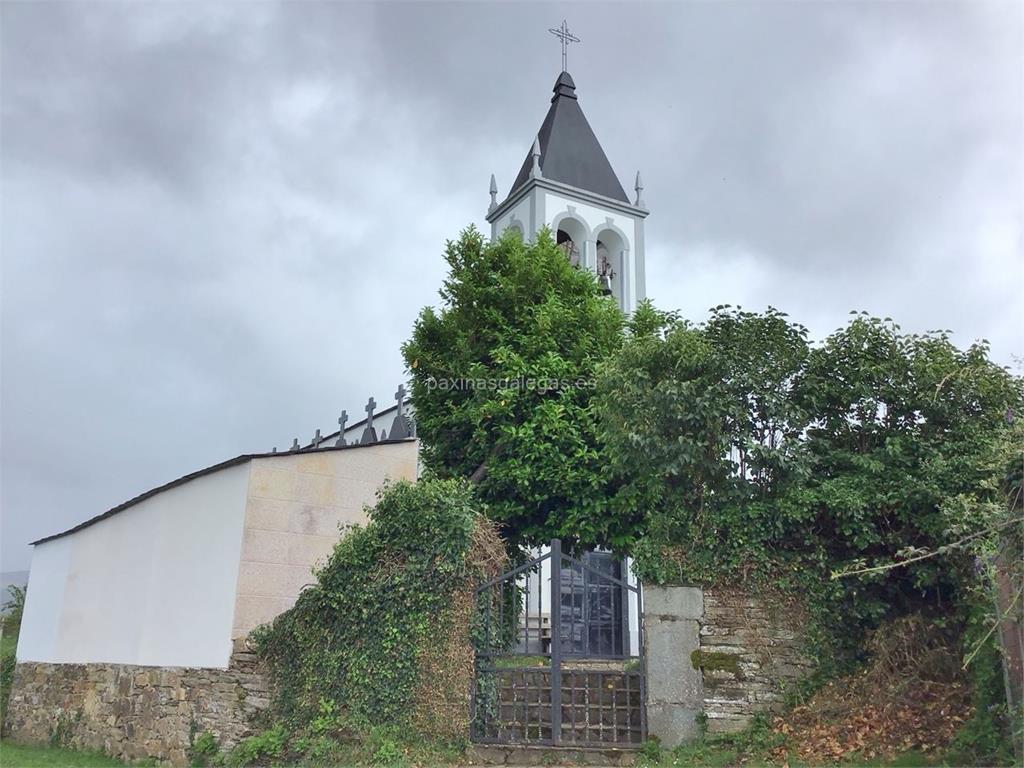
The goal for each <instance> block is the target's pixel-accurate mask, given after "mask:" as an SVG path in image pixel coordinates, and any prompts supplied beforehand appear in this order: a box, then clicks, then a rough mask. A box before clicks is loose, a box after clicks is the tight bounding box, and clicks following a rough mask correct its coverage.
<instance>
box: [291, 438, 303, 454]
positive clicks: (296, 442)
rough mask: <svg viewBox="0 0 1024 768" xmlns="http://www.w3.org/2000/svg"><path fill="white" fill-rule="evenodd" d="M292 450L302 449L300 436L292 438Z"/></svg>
mask: <svg viewBox="0 0 1024 768" xmlns="http://www.w3.org/2000/svg"><path fill="white" fill-rule="evenodd" d="M291 450H293V451H300V450H302V446H300V445H299V438H297V437H296V438H295V439H293V440H292V447H291Z"/></svg>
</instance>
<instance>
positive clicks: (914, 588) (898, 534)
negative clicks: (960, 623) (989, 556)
mask: <svg viewBox="0 0 1024 768" xmlns="http://www.w3.org/2000/svg"><path fill="white" fill-rule="evenodd" d="M633 326H634V327H633V330H632V333H631V334H630V338H629V340H628V341H627V343H626V344H625V345H624V346H623V348H622V349H621V351H620V352H618V353H617V354H616V355H615V356H614V357H613V358H612V359H611V361H610V362H609V363H608V365H607V366H606V367H605V369H604V372H603V376H602V377H601V379H600V385H599V391H598V395H597V399H596V404H597V405H596V407H597V410H598V412H599V414H600V415H601V417H602V420H601V424H602V427H603V433H602V439H603V441H604V443H605V445H606V450H607V456H608V459H609V462H610V464H611V466H612V467H613V468H614V471H615V473H616V475H617V476H618V480H619V482H620V483H621V489H620V491H619V493H618V495H617V497H616V499H615V500H614V502H613V503H614V504H615V505H617V506H618V507H620V509H621V510H622V512H621V513H622V514H630V515H637V514H639V513H640V512H641V511H643V510H646V515H645V523H644V525H643V527H642V528H640V529H638V531H637V533H638V537H639V538H638V541H637V542H636V544H635V546H634V551H635V552H636V555H637V568H638V571H639V574H640V576H641V577H642V578H643V579H644V580H646V581H649V582H661V583H664V582H690V581H698V582H699V581H722V580H745V581H748V582H749V581H757V582H760V583H763V584H771V585H773V586H776V587H778V586H781V587H783V588H793V589H800V590H801V591H803V592H804V594H807V595H810V596H811V597H812V598H813V599H816V600H818V601H819V603H820V607H821V609H822V610H823V611H831V612H832V613H833V614H834V618H836V619H837V620H838V621H840V622H841V623H842V625H843V626H845V627H858V626H859V627H866V626H870V625H871V624H873V623H874V622H875V621H876V620H877V619H879V618H880V617H881V616H882V615H883V614H886V613H899V612H904V611H906V610H910V609H911V608H915V607H916V606H930V607H931V608H935V607H942V606H943V605H947V606H948V605H949V603H950V601H955V600H956V599H957V596H958V595H962V594H963V586H964V585H965V584H966V583H969V582H971V581H972V580H973V578H974V577H973V574H972V573H971V570H972V566H973V563H972V560H971V558H970V557H969V556H967V555H966V554H965V552H964V551H963V550H960V551H959V552H956V551H950V552H949V553H948V554H947V555H945V556H943V557H929V558H923V559H917V560H914V561H912V562H910V563H909V564H908V565H907V566H906V567H901V568H895V569H882V570H878V571H874V572H869V573H866V574H863V575H862V576H861V577H860V578H858V579H857V580H850V581H841V582H834V581H832V580H830V577H831V575H832V574H833V572H835V571H844V570H846V571H849V570H858V569H862V568H863V567H865V566H870V565H872V564H878V563H888V562H892V561H894V560H898V559H906V558H908V556H909V555H910V553H912V552H922V551H934V550H937V549H939V548H940V547H943V546H947V545H948V544H950V543H951V542H953V541H956V540H958V539H960V538H962V537H964V536H968V535H971V534H972V533H978V532H979V531H982V530H984V529H985V528H986V526H987V525H989V520H988V519H987V518H986V517H985V516H984V515H978V514H970V513H966V512H963V510H962V508H960V509H961V513H960V514H958V513H957V509H958V507H956V506H955V505H954V504H952V501H953V500H954V499H956V498H958V497H959V496H961V495H963V494H965V493H972V492H979V491H980V490H982V489H984V488H986V487H987V486H988V485H989V475H990V474H991V469H990V467H989V466H988V464H989V462H988V459H987V456H988V454H989V453H990V451H991V446H992V444H993V441H994V440H995V439H997V438H998V436H999V435H1000V433H1001V432H1002V431H1004V430H1005V429H1006V423H1005V422H1006V415H1007V411H1008V409H1013V408H1017V407H1018V406H1019V404H1020V402H1021V382H1020V380H1018V379H1016V378H1014V377H1012V376H1011V375H1010V374H1008V373H1007V372H1006V371H1005V370H1004V369H1002V368H1000V367H999V366H997V365H995V364H993V363H992V362H991V361H990V360H989V359H988V354H987V353H988V350H987V347H986V345H985V344H984V343H977V344H974V345H972V346H970V347H969V348H967V349H964V350H961V349H958V348H957V347H956V346H955V345H953V344H952V342H951V341H950V339H949V338H948V336H947V335H946V334H945V333H932V334H924V335H910V334H904V333H902V332H901V331H900V329H899V328H898V326H896V325H895V324H893V323H892V322H890V321H884V320H878V319H875V318H870V317H867V316H863V315H858V316H856V317H854V318H853V319H852V320H851V322H850V323H849V324H848V325H847V326H846V327H844V328H841V329H840V330H838V331H837V332H835V333H834V334H832V335H831V336H829V337H828V338H827V339H825V341H824V342H823V343H821V344H818V345H812V344H810V343H809V342H808V341H807V332H806V330H805V329H804V328H803V327H802V326H800V325H797V324H794V323H792V322H791V321H789V320H788V318H786V316H785V315H783V314H782V313H779V312H777V311H774V310H769V311H768V312H766V313H763V314H755V313H750V312H743V311H740V310H738V309H731V308H728V307H720V308H718V309H716V310H714V311H713V312H712V314H711V317H710V319H709V320H708V321H707V322H706V323H705V324H703V325H699V326H695V325H691V324H688V323H685V322H681V321H678V320H677V319H676V318H674V317H672V316H670V315H665V314H659V313H657V312H655V311H654V310H653V309H651V308H650V307H643V308H641V310H639V311H638V312H637V315H636V317H635V318H634V321H633ZM855 635H856V632H851V633H848V634H847V636H848V637H850V638H853V637H855Z"/></svg>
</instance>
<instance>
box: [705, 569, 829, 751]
mask: <svg viewBox="0 0 1024 768" xmlns="http://www.w3.org/2000/svg"><path fill="white" fill-rule="evenodd" d="M700 624H701V626H700V652H699V654H697V655H696V656H695V658H694V659H693V661H694V662H695V665H696V666H698V667H700V671H701V673H702V679H703V685H704V714H705V715H707V718H708V732H709V733H724V732H731V731H738V730H742V729H743V728H746V727H747V726H748V725H750V721H751V718H752V717H753V716H754V715H755V714H757V713H759V712H767V711H771V710H775V709H778V708H779V707H780V706H781V705H782V702H783V697H784V695H785V691H786V689H787V688H788V687H789V686H791V685H792V684H793V683H795V682H796V681H798V680H800V679H801V678H803V677H805V676H807V675H808V674H810V672H811V670H812V665H811V662H810V660H809V659H808V658H807V656H806V655H805V654H804V651H803V647H804V637H803V635H802V634H801V629H802V628H803V627H804V626H806V614H805V613H804V611H803V609H802V608H801V607H800V606H799V605H798V604H796V603H794V602H787V601H783V600H781V599H766V598H761V597H755V596H753V595H750V594H747V593H744V592H742V591H739V590H727V589H706V590H705V591H704V616H703V618H702V619H701V622H700Z"/></svg>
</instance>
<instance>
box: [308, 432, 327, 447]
mask: <svg viewBox="0 0 1024 768" xmlns="http://www.w3.org/2000/svg"><path fill="white" fill-rule="evenodd" d="M323 441H324V439H323V438H322V437H320V430H319V429H318V430H317V431H316V434H315V435H313V442H312V444H311V445H310V446H309V447H310V448H319V447H320V443H322V442H323Z"/></svg>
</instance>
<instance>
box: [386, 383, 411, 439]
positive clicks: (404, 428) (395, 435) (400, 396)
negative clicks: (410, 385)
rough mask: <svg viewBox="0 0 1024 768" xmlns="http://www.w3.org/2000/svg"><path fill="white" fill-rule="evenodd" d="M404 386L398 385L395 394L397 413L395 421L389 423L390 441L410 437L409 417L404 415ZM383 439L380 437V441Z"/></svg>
mask: <svg viewBox="0 0 1024 768" xmlns="http://www.w3.org/2000/svg"><path fill="white" fill-rule="evenodd" d="M405 394H406V393H405V385H403V384H399V385H398V390H397V391H396V392H395V405H396V408H397V411H396V413H395V420H394V421H393V422H391V439H392V440H404V439H405V438H407V437H411V434H410V431H409V417H408V416H406V415H405ZM383 439H384V438H383V437H382V438H381V440H383Z"/></svg>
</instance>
